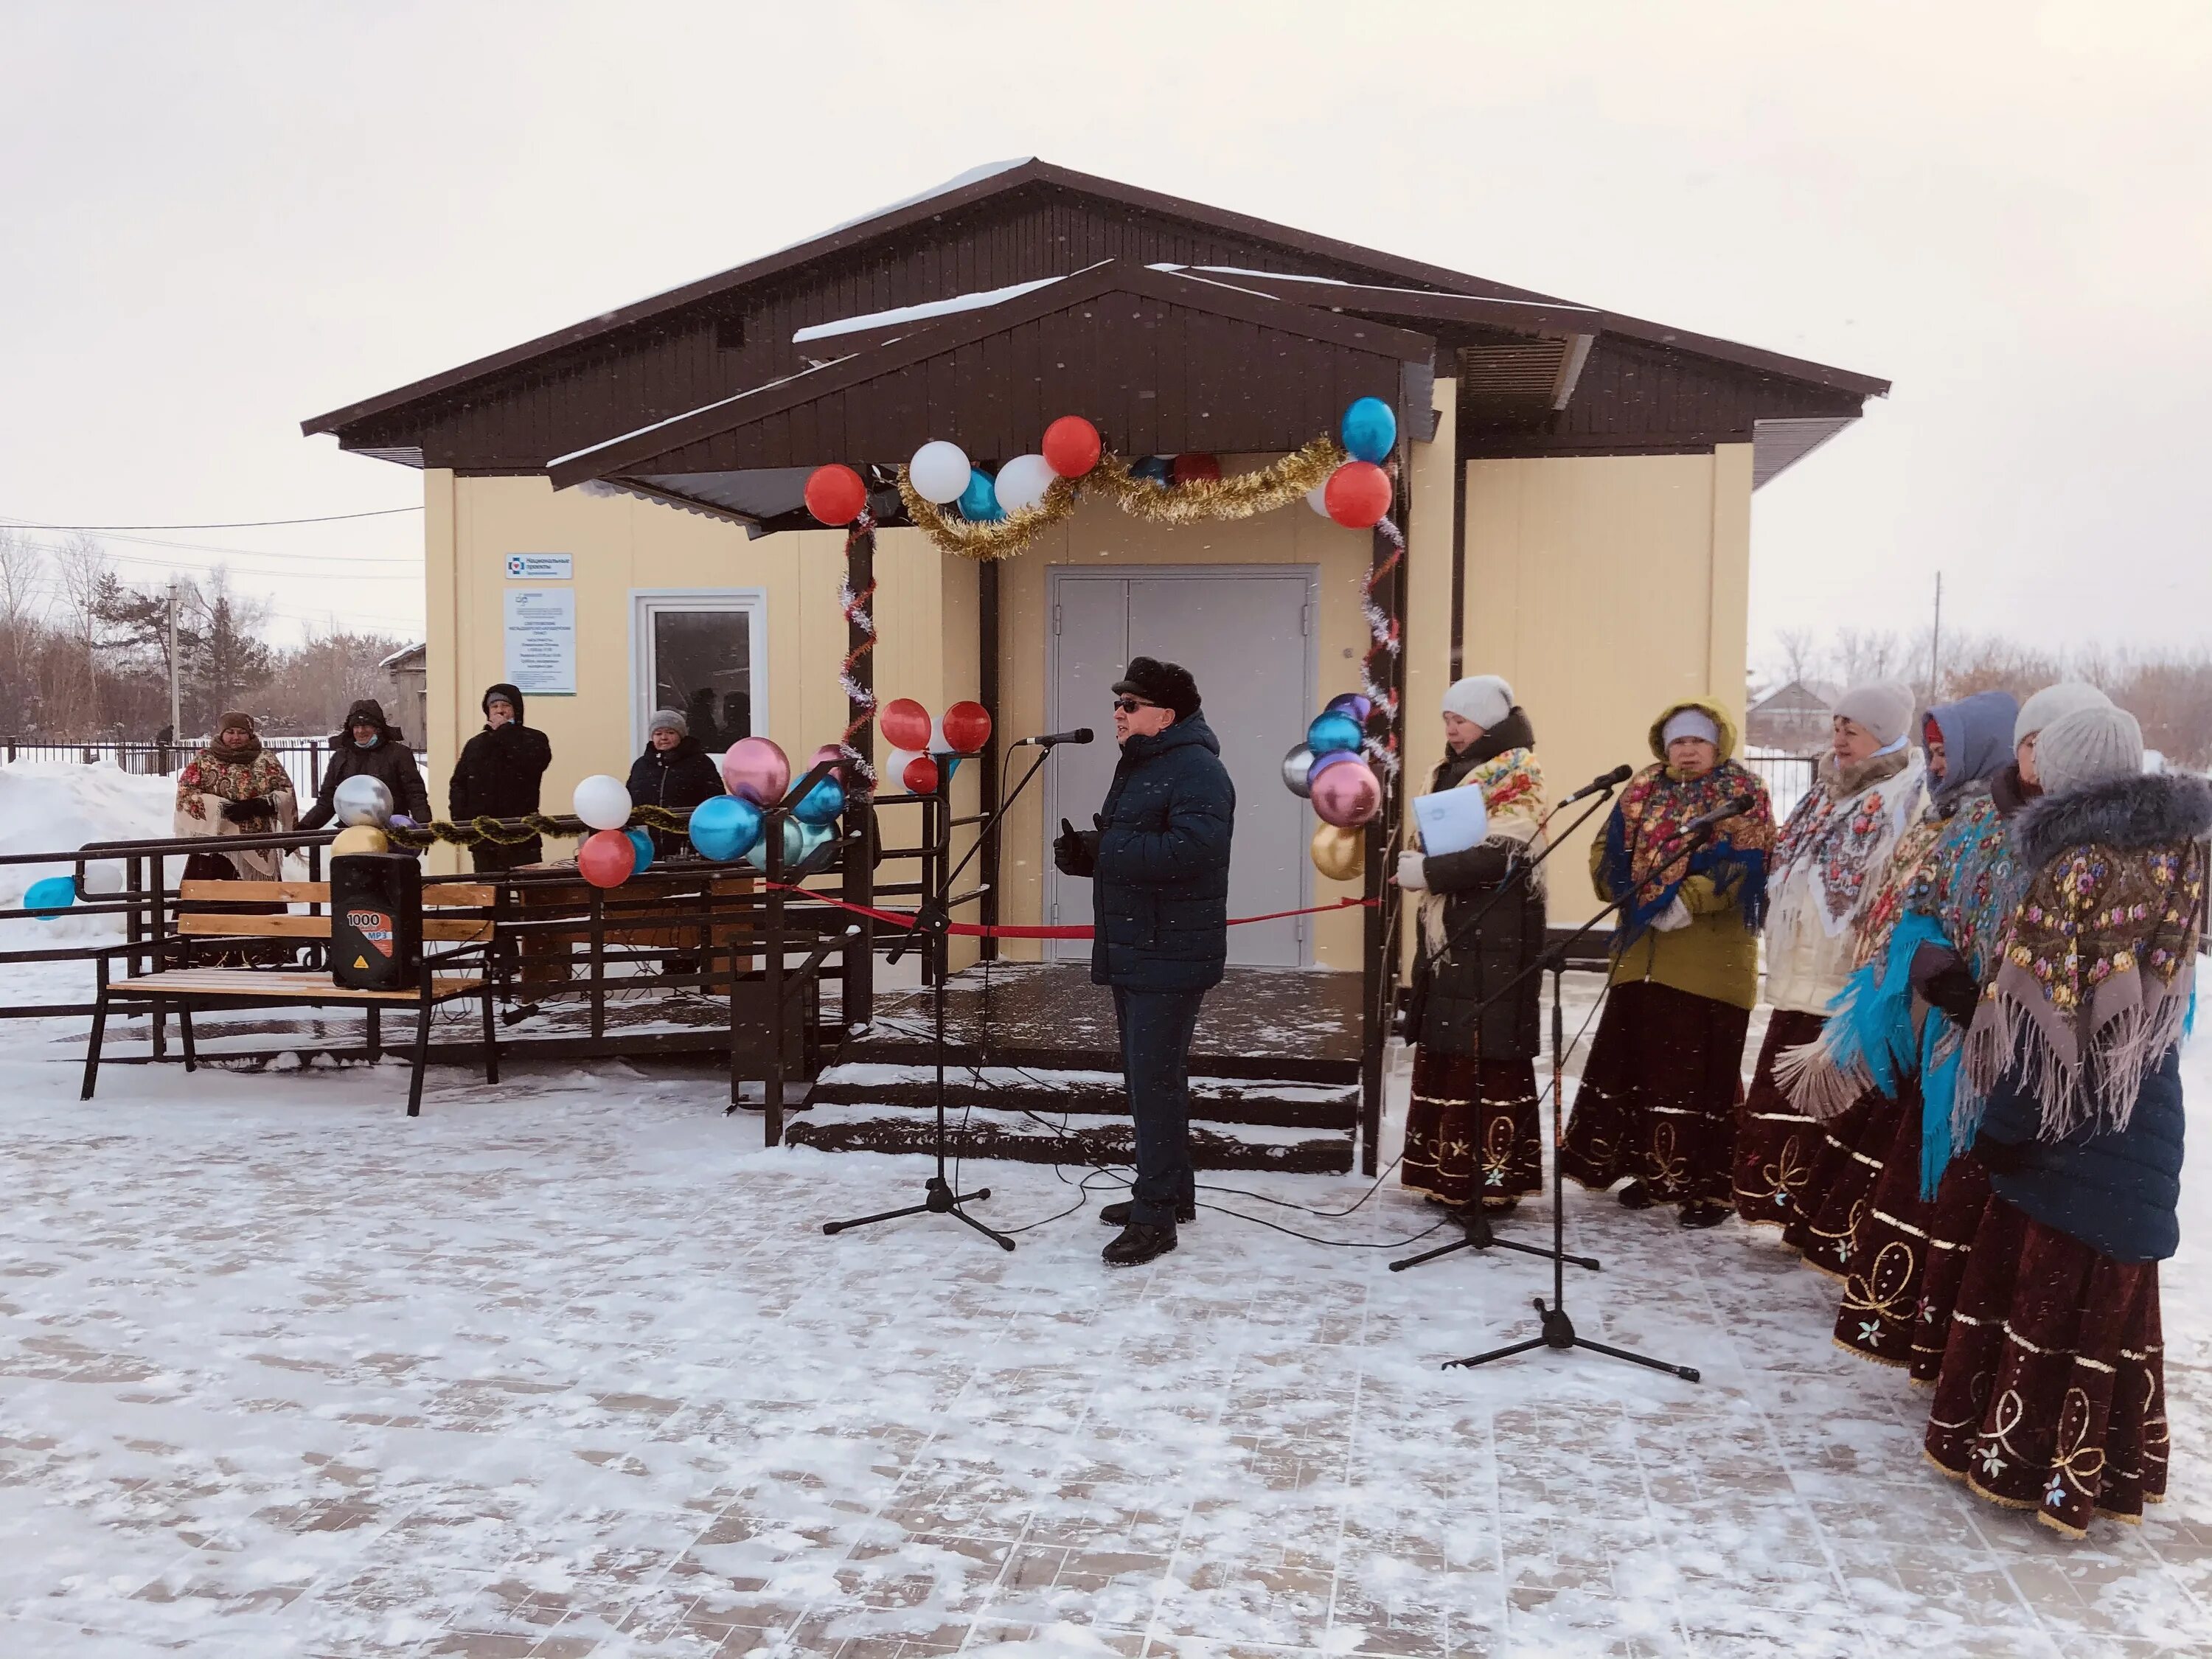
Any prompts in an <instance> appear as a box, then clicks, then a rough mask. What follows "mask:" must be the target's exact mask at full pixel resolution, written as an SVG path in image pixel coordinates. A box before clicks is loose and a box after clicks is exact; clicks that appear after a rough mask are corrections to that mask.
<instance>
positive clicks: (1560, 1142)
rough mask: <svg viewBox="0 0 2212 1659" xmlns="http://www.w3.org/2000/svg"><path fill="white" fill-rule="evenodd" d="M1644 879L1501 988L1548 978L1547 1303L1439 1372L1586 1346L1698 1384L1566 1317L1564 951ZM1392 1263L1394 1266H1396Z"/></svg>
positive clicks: (1682, 853)
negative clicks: (1528, 1331)
mask: <svg viewBox="0 0 2212 1659" xmlns="http://www.w3.org/2000/svg"><path fill="white" fill-rule="evenodd" d="M1718 828H1719V824H1718V823H1708V824H1704V825H1701V826H1700V827H1699V829H1697V830H1696V831H1694V832H1686V833H1684V834H1682V835H1680V836H1676V837H1675V838H1674V844H1673V845H1671V846H1670V847H1668V849H1667V855H1666V856H1665V857H1664V858H1663V859H1662V860H1660V861H1659V863H1658V864H1657V866H1656V868H1657V869H1658V870H1660V871H1662V872H1663V871H1665V870H1667V869H1668V867H1670V866H1672V865H1673V864H1674V861H1675V860H1677V859H1680V858H1683V857H1686V855H1688V854H1691V853H1694V852H1696V851H1697V850H1698V848H1699V847H1701V846H1702V845H1704V844H1705V842H1707V841H1710V840H1711V838H1712V835H1713V831H1714V830H1715V829H1718ZM1649 879H1650V878H1648V877H1647V878H1645V882H1640V883H1638V884H1636V885H1635V886H1632V887H1631V888H1630V889H1629V890H1628V891H1627V892H1626V893H1625V894H1623V895H1622V896H1620V897H1619V898H1617V899H1615V900H1613V902H1612V903H1610V904H1608V905H1607V906H1606V907H1605V908H1603V909H1602V910H1601V911H1599V912H1598V913H1597V914H1596V915H1594V916H1592V917H1591V918H1590V919H1589V921H1585V922H1584V923H1583V925H1582V926H1581V927H1577V928H1576V929H1575V931H1574V932H1573V933H1570V934H1569V935H1568V936H1567V937H1566V938H1565V939H1561V940H1560V941H1559V944H1557V945H1553V947H1551V948H1550V949H1549V950H1547V951H1545V952H1544V955H1543V957H1541V959H1540V960H1539V961H1537V962H1536V963H1534V965H1533V966H1531V967H1530V968H1529V969H1527V970H1526V971H1524V972H1523V973H1522V974H1521V975H1518V976H1517V977H1516V979H1515V980H1514V981H1513V984H1512V985H1510V986H1508V987H1506V991H1507V992H1510V991H1511V990H1513V989H1515V988H1516V987H1518V986H1519V985H1520V983H1521V981H1522V980H1525V979H1527V978H1528V976H1529V975H1530V974H1541V973H1543V972H1545V971H1546V970H1547V969H1548V970H1549V971H1550V973H1551V975H1552V1245H1553V1249H1552V1252H1551V1255H1552V1303H1551V1305H1550V1306H1549V1307H1546V1306H1545V1305H1544V1298H1543V1297H1541V1296H1540V1297H1537V1298H1536V1300H1535V1308H1536V1316H1537V1318H1538V1319H1539V1320H1541V1322H1542V1328H1541V1330H1540V1331H1539V1332H1538V1334H1536V1335H1534V1336H1532V1337H1529V1338H1528V1339H1527V1340H1525V1341H1521V1342H1515V1343H1511V1344H1509V1345H1508V1346H1505V1347H1503V1348H1493V1349H1492V1350H1491V1351H1490V1352H1488V1353H1479V1354H1470V1355H1468V1357H1467V1358H1464V1359H1448V1360H1446V1361H1445V1362H1444V1363H1443V1367H1442V1369H1443V1370H1455V1369H1463V1370H1472V1369H1473V1368H1474V1367H1475V1366H1477V1365H1487V1364H1490V1363H1491V1362H1492V1361H1493V1360H1498V1359H1510V1358H1512V1357H1513V1356H1514V1355H1516V1354H1522V1353H1527V1352H1528V1351H1529V1350H1530V1349H1532V1348H1560V1349H1571V1348H1587V1349H1589V1351H1590V1352H1592V1353H1601V1354H1605V1355H1607V1356H1608V1357H1609V1358H1614V1359H1625V1360H1626V1361H1628V1362H1629V1363H1630V1364H1632V1365H1643V1366H1646V1367H1648V1368H1649V1369H1650V1370H1655V1371H1665V1372H1666V1373H1667V1374H1668V1376H1679V1377H1680V1378H1681V1379H1682V1380H1683V1381H1684V1382H1685V1383H1695V1382H1698V1381H1699V1380H1701V1379H1700V1375H1699V1371H1698V1369H1697V1368H1696V1367H1695V1366H1694V1365H1676V1364H1671V1363H1669V1362H1668V1361H1667V1360H1664V1359H1653V1358H1650V1357H1649V1356H1647V1355H1644V1354H1640V1353H1632V1352H1629V1351H1628V1350H1627V1349H1626V1348H1615V1347H1611V1346H1607V1344H1605V1343H1603V1342H1593V1341H1591V1340H1589V1338H1588V1337H1586V1336H1581V1335H1578V1334H1577V1333H1576V1331H1575V1322H1574V1321H1573V1320H1571V1319H1570V1318H1569V1317H1568V1316H1567V1269H1566V1261H1567V1256H1566V1254H1565V1248H1566V1225H1567V1209H1566V1171H1565V1165H1564V1164H1563V1162H1562V1160H1561V1158H1560V1156H1559V1154H1560V1152H1561V1151H1562V1149H1563V1148H1564V1147H1565V1145H1566V1139H1567V1133H1566V1121H1567V1120H1566V1111H1567V1106H1566V1066H1567V1058H1566V1017H1565V1013H1564V1012H1562V1008H1563V992H1562V988H1561V986H1562V981H1563V980H1564V979H1565V974H1566V964H1567V953H1568V951H1570V950H1571V949H1572V948H1573V947H1574V946H1575V945H1577V944H1579V943H1580V942H1581V941H1582V940H1583V939H1584V938H1586V937H1587V936H1588V935H1589V933H1590V932H1591V931H1592V930H1593V929H1594V928H1595V927H1597V925H1598V924H1599V923H1600V922H1601V921H1605V920H1606V918H1607V917H1608V916H1612V915H1616V914H1618V913H1619V912H1620V909H1621V907H1622V906H1624V905H1625V904H1626V903H1627V902H1628V900H1629V898H1630V897H1631V896H1633V895H1634V894H1635V893H1636V892H1637V891H1638V889H1639V888H1641V887H1642V886H1644V885H1645V884H1647V883H1648V881H1649ZM1504 994H1505V993H1504V992H1501V993H1500V995H1504ZM1392 1265H1393V1266H1394V1267H1395V1265H1396V1264H1395V1263H1394V1264H1392Z"/></svg>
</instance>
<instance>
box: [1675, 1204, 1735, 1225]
mask: <svg viewBox="0 0 2212 1659" xmlns="http://www.w3.org/2000/svg"><path fill="white" fill-rule="evenodd" d="M1728 1218H1729V1206H1727V1205H1725V1204H1685V1205H1684V1206H1682V1212H1681V1213H1680V1215H1678V1216H1676V1217H1675V1218H1674V1225H1676V1226H1678V1227H1717V1226H1719V1225H1721V1223H1722V1222H1723V1221H1726V1220H1727V1219H1728Z"/></svg>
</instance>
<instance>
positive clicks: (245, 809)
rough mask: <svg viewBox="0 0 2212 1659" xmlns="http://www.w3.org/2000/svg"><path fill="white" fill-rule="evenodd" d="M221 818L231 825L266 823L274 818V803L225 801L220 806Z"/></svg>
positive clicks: (263, 801)
mask: <svg viewBox="0 0 2212 1659" xmlns="http://www.w3.org/2000/svg"><path fill="white" fill-rule="evenodd" d="M222 816H223V817H224V819H225V820H226V821H227V822H228V823H267V822H268V821H269V820H270V818H272V817H276V805H275V803H274V802H271V801H265V800H227V801H225V802H223V804H222Z"/></svg>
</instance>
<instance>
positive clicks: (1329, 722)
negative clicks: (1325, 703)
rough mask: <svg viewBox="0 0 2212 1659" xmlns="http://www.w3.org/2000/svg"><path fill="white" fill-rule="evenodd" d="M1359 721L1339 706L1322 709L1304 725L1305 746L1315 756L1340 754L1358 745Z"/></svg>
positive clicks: (1356, 748)
mask: <svg viewBox="0 0 2212 1659" xmlns="http://www.w3.org/2000/svg"><path fill="white" fill-rule="evenodd" d="M1359 738H1360V730H1359V722H1358V720H1354V719H1352V716H1351V715H1349V714H1346V713H1345V712H1344V710H1342V709H1341V708H1327V709H1323V710H1322V713H1321V714H1320V716H1319V717H1318V718H1317V719H1316V720H1315V721H1314V723H1313V724H1312V725H1311V726H1308V727H1306V747H1307V748H1309V749H1310V750H1313V751H1314V753H1315V755H1316V756H1321V755H1334V754H1340V753H1341V752H1343V751H1345V750H1354V751H1356V750H1358V747H1359Z"/></svg>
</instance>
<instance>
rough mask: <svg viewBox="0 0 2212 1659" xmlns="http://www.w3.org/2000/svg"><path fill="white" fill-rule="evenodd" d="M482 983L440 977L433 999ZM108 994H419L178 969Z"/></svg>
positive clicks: (285, 976)
mask: <svg viewBox="0 0 2212 1659" xmlns="http://www.w3.org/2000/svg"><path fill="white" fill-rule="evenodd" d="M482 984H483V977H482V975H473V974H471V975H462V974H447V975H440V976H439V977H438V979H437V981H435V990H434V994H435V995H437V996H440V997H444V996H447V995H449V994H462V993H466V992H470V991H474V990H475V989H477V987H479V986H481V985H482ZM107 989H108V992H109V994H111V995H118V994H121V995H131V996H161V997H179V996H191V997H276V998H280V999H283V1000H289V1001H293V1002H300V1001H305V1000H309V999H313V1000H317V1001H323V1002H420V1001H421V1000H422V993H421V992H420V991H356V990H350V989H347V988H345V987H342V986H339V985H338V984H337V983H336V982H335V981H332V980H331V976H330V975H328V974H317V973H307V972H289V973H288V972H258V971H256V970H254V969H249V968H179V969H175V970H173V972H170V973H167V974H149V975H145V976H144V977H143V978H140V979H119V980H116V981H113V982H112V983H111V984H110V985H109V986H108V987H107Z"/></svg>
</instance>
